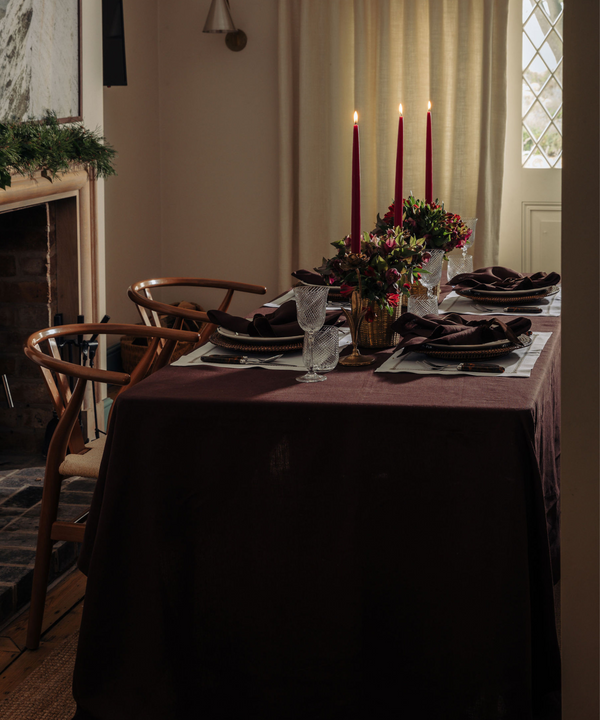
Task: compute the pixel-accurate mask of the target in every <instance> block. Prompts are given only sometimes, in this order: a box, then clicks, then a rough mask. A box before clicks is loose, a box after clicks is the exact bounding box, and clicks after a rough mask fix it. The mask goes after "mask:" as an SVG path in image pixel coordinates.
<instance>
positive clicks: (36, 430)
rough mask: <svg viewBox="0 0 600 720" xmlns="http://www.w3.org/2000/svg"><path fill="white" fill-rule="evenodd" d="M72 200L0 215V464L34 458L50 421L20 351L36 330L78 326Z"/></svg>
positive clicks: (37, 381) (41, 388)
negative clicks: (3, 382) (0, 382)
mask: <svg viewBox="0 0 600 720" xmlns="http://www.w3.org/2000/svg"><path fill="white" fill-rule="evenodd" d="M78 284H79V283H78V254H77V200H76V198H75V197H68V198H64V199H60V200H55V201H52V202H44V203H41V204H39V205H30V206H28V207H25V208H21V209H18V210H12V211H10V212H4V213H0V374H3V375H6V378H7V381H8V385H9V388H10V394H11V396H12V401H13V403H14V408H11V407H9V403H8V401H7V398H6V397H4V396H5V393H4V392H3V390H2V388H1V387H0V462H1V461H2V460H3V459H4V460H5V461H6V459H7V458H10V459H12V458H15V457H29V456H40V455H41V454H42V453H43V451H44V447H45V445H47V428H48V425H49V423H50V424H51V422H52V420H53V409H52V403H51V401H50V396H49V393H48V391H47V389H46V386H45V384H44V382H43V380H42V376H41V373H40V370H39V368H38V367H36V366H35V365H34V364H33V363H32V362H31V361H30V360H28V359H27V358H26V357H25V355H24V353H23V346H24V344H25V341H26V340H27V338H28V337H29V335H31V333H33V332H35V331H36V330H41V329H42V328H45V327H48V326H50V325H53V324H55V323H54V319H55V317H56V316H57V315H59V314H62V319H63V323H65V324H66V323H71V322H77V315H78V307H79V288H78Z"/></svg>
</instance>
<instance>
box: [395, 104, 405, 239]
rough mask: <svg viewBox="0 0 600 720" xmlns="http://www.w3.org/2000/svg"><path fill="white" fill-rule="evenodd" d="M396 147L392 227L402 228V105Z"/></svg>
mask: <svg viewBox="0 0 600 720" xmlns="http://www.w3.org/2000/svg"><path fill="white" fill-rule="evenodd" d="M398 110H399V112H400V117H399V118H398V147H397V148H396V185H395V187H394V227H402V206H403V201H402V198H403V192H402V166H403V164H404V118H403V117H402V105H400V107H399V108H398Z"/></svg>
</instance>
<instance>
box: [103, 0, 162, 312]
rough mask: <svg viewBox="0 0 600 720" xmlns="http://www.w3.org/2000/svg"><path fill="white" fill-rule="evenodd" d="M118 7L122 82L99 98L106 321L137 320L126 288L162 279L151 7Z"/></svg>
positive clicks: (137, 1)
mask: <svg viewBox="0 0 600 720" xmlns="http://www.w3.org/2000/svg"><path fill="white" fill-rule="evenodd" d="M124 6H125V7H124V21H125V52H126V55H127V75H128V83H129V84H128V85H127V86H125V87H111V88H105V89H104V95H103V97H104V133H105V136H106V139H107V140H108V142H110V144H111V145H113V146H114V147H115V149H116V150H117V151H118V156H117V160H116V170H117V173H118V174H117V176H116V177H110V178H108V179H107V180H106V181H105V189H106V208H107V212H106V263H107V268H108V271H107V274H106V293H107V303H106V308H107V310H106V311H107V313H108V314H109V315H110V316H111V319H112V320H113V322H138V320H139V316H138V314H137V311H136V310H135V307H134V305H133V303H132V302H131V300H129V299H128V297H127V288H128V287H129V285H131V283H133V282H135V281H136V280H141V279H144V278H145V277H153V276H156V275H159V276H160V273H161V247H160V241H161V236H160V225H161V214H160V183H161V168H160V158H161V144H160V135H159V103H158V55H159V52H158V15H157V14H158V2H157V0H128V2H126V3H124ZM100 28H101V24H100ZM100 35H101V32H100ZM101 85H102V80H100V86H101Z"/></svg>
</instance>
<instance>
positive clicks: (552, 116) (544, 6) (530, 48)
mask: <svg viewBox="0 0 600 720" xmlns="http://www.w3.org/2000/svg"><path fill="white" fill-rule="evenodd" d="M563 9H564V2H563V0H523V110H522V118H523V146H522V152H523V167H525V168H559V167H561V156H562V113H563V99H562V69H563Z"/></svg>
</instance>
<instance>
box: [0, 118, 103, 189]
mask: <svg viewBox="0 0 600 720" xmlns="http://www.w3.org/2000/svg"><path fill="white" fill-rule="evenodd" d="M116 154H117V152H116V150H115V149H114V148H112V147H111V146H110V145H107V144H106V143H105V141H104V138H103V137H102V136H101V135H100V133H99V132H97V131H93V130H88V129H87V128H85V127H84V126H83V124H82V123H71V124H63V125H61V124H59V122H58V120H57V117H56V115H55V114H54V113H48V114H47V115H46V117H44V118H43V120H40V121H31V122H0V188H2V189H3V190H4V189H6V188H7V187H10V185H11V175H12V174H14V173H19V174H20V175H29V176H32V175H33V173H34V172H36V171H37V170H41V172H42V175H44V176H45V177H47V178H49V179H53V178H54V177H56V175H57V174H58V173H65V172H68V171H69V170H70V169H72V168H73V167H82V168H84V169H85V170H87V171H88V173H90V176H91V177H108V176H109V175H115V174H116V173H115V169H114V168H113V166H112V161H113V159H114V158H115V156H116Z"/></svg>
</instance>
